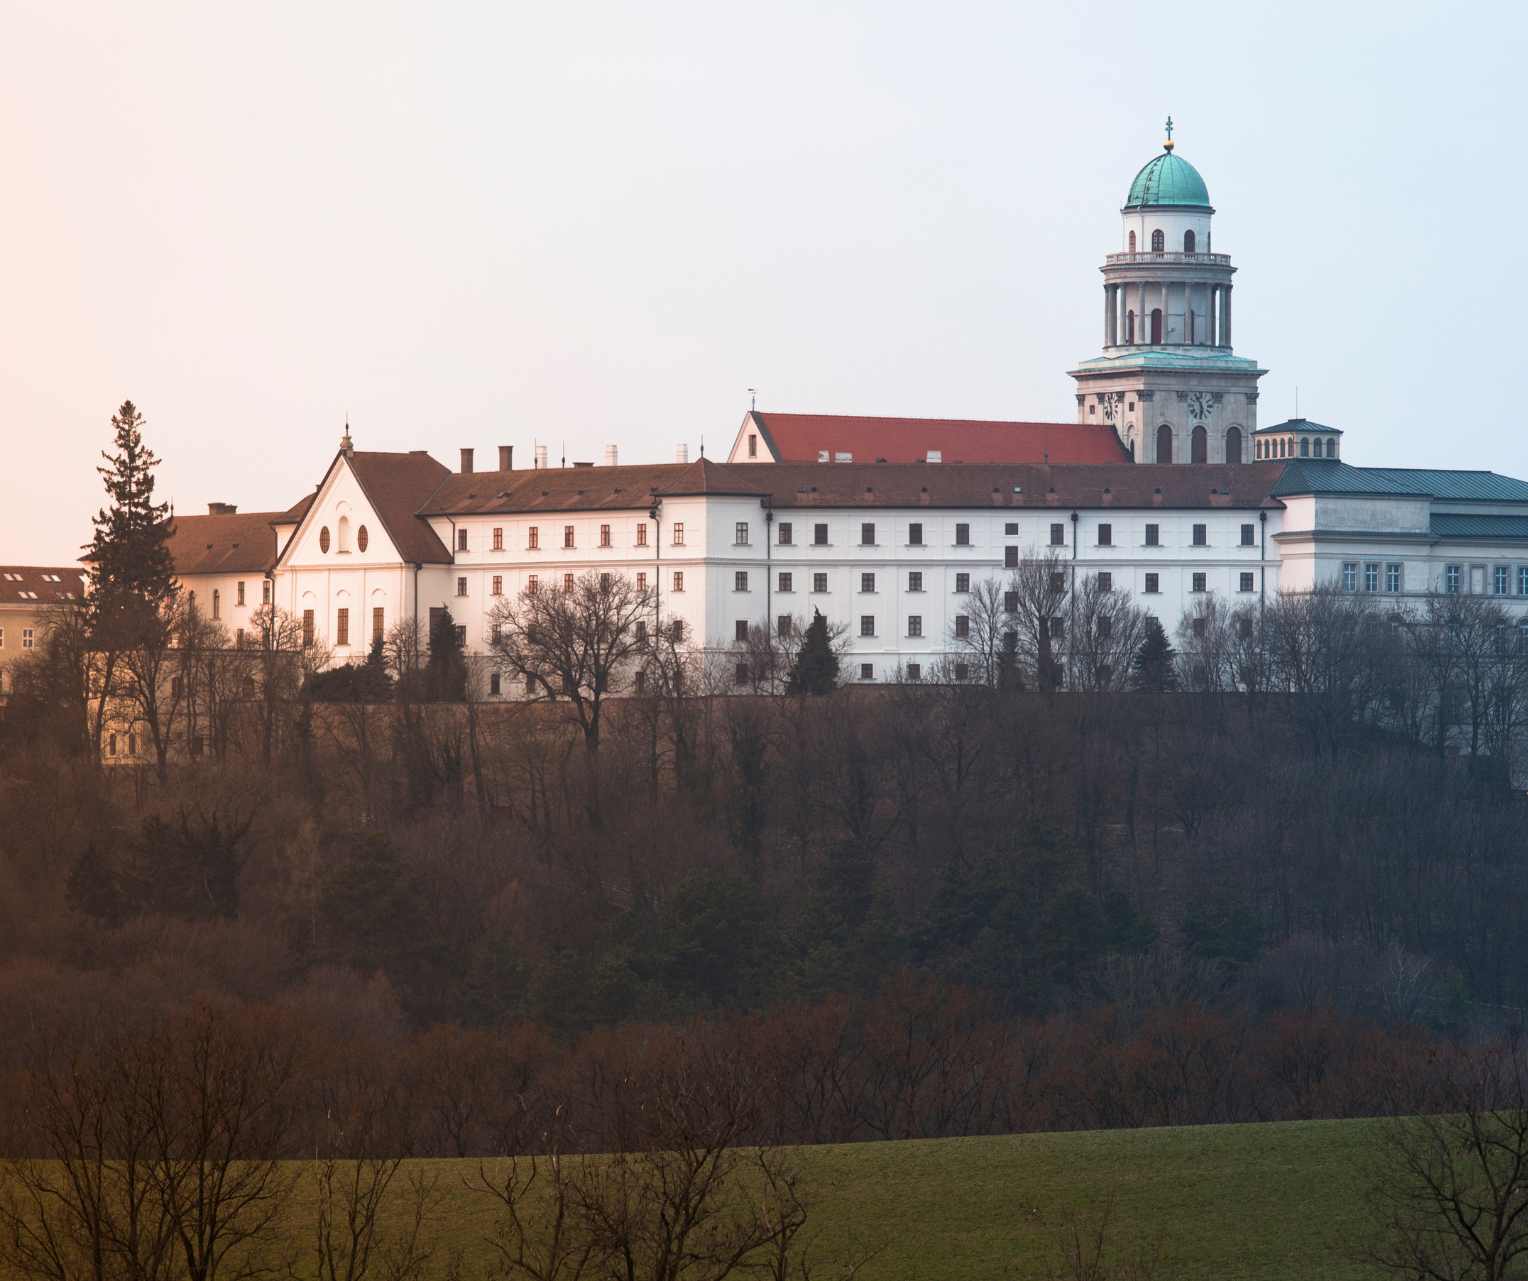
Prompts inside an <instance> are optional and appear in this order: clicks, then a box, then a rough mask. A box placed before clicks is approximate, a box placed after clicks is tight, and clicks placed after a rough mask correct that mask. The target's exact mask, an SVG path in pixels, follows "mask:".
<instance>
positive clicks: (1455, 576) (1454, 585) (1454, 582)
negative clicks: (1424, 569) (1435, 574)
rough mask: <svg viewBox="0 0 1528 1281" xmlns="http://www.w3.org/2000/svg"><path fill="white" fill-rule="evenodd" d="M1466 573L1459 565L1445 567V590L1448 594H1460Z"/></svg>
mask: <svg viewBox="0 0 1528 1281" xmlns="http://www.w3.org/2000/svg"><path fill="white" fill-rule="evenodd" d="M1463 576H1464V571H1463V570H1462V569H1461V568H1460V567H1459V566H1458V565H1445V566H1444V567H1443V590H1444V591H1446V592H1451V593H1453V592H1458V590H1459V585H1460V580H1461V579H1462V578H1463Z"/></svg>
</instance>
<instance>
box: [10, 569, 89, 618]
mask: <svg viewBox="0 0 1528 1281" xmlns="http://www.w3.org/2000/svg"><path fill="white" fill-rule="evenodd" d="M85 577H86V574H85V571H84V570H83V569H81V568H80V567H79V566H78V565H0V605H30V606H33V607H34V608H42V607H43V606H45V605H61V604H64V603H65V602H67V601H71V600H78V599H79V598H80V597H81V596H82V595H84V592H85Z"/></svg>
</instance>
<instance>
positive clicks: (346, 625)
mask: <svg viewBox="0 0 1528 1281" xmlns="http://www.w3.org/2000/svg"><path fill="white" fill-rule="evenodd" d="M334 643H335V644H336V645H348V644H350V611H349V610H348V609H344V608H341V609H338V610H336V611H335V614H334Z"/></svg>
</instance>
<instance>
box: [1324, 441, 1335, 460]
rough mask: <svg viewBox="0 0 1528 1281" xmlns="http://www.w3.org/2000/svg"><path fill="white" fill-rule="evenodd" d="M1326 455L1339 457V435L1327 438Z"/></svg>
mask: <svg viewBox="0 0 1528 1281" xmlns="http://www.w3.org/2000/svg"><path fill="white" fill-rule="evenodd" d="M1326 456H1327V457H1328V458H1336V457H1337V437H1335V436H1328V437H1327V440H1326Z"/></svg>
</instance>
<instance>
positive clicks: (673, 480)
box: [420, 458, 770, 516]
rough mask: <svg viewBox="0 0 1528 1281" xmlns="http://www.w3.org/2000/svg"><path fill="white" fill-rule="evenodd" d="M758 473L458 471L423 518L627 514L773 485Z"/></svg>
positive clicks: (672, 468)
mask: <svg viewBox="0 0 1528 1281" xmlns="http://www.w3.org/2000/svg"><path fill="white" fill-rule="evenodd" d="M762 479H763V478H762V477H759V476H755V475H754V474H753V469H750V468H748V467H743V466H726V465H723V464H720V463H714V462H712V461H711V460H710V459H709V458H701V459H697V460H696V461H695V462H693V463H651V464H646V465H636V466H630V467H547V468H542V469H541V470H539V471H537V470H532V471H474V472H467V473H466V474H462V473H460V472H453V473H451V474H450V475H448V476H447V477H446V479H445V480H443V481H442V482H441V484H440V486H439V488H437V489H436V491H435V492H434V493H433V494H431V495H430V498H429V501H428V502H426V503H425V504H424V506H423V507H421V508H420V514H421V515H422V516H470V515H474V514H477V513H484V512H511V511H512V512H535V511H552V512H560V511H575V510H576V511H594V510H607V511H624V510H630V509H632V508H637V507H646V506H647V505H648V504H649V503H650V502H651V501H652V500H653V498H654V497H661V496H664V495H669V496H676V497H677V496H678V495H680V494H685V495H690V494H724V493H725V494H752V495H756V496H758V497H763V496H764V495H765V494H767V493H769V492H770V490H769V487H768V485H765V484H761V483H759V482H760V481H761V480H762Z"/></svg>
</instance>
